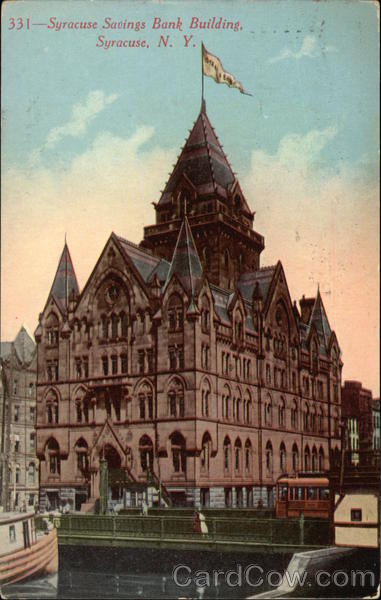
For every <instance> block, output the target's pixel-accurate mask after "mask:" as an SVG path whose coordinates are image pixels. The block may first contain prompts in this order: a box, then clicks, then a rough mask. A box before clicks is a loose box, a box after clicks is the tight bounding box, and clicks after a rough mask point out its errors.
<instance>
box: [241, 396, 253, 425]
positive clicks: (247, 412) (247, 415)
mask: <svg viewBox="0 0 381 600" xmlns="http://www.w3.org/2000/svg"><path fill="white" fill-rule="evenodd" d="M243 410H244V416H243V418H244V422H245V423H247V424H250V423H251V417H252V403H251V398H250V394H249V392H246V395H245V399H244V406H243Z"/></svg>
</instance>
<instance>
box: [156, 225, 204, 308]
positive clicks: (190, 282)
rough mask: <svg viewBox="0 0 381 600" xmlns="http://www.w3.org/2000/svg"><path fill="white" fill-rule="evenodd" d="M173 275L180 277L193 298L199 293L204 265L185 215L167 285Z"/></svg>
mask: <svg viewBox="0 0 381 600" xmlns="http://www.w3.org/2000/svg"><path fill="white" fill-rule="evenodd" d="M173 275H176V276H177V277H178V279H179V281H180V283H181V285H182V286H183V288H184V290H185V291H186V292H187V294H188V295H189V296H190V297H191V298H194V297H195V295H197V293H198V292H199V290H200V287H201V282H202V281H201V280H202V266H201V262H200V259H199V257H198V254H197V249H196V244H195V243H194V239H193V235H192V230H191V228H190V225H189V222H188V219H187V217H184V220H183V222H182V224H181V228H180V232H179V236H178V238H177V242H176V247H175V250H174V252H173V256H172V262H171V266H170V268H169V271H168V275H167V281H166V284H165V285H166V286H167V285H168V283H169V282H170V280H171V278H172V276H173Z"/></svg>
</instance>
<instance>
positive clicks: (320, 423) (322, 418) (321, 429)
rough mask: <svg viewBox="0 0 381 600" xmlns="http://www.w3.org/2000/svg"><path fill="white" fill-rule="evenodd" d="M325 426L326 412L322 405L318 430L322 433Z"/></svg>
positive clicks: (319, 412)
mask: <svg viewBox="0 0 381 600" xmlns="http://www.w3.org/2000/svg"><path fill="white" fill-rule="evenodd" d="M323 428H324V413H323V409H322V407H320V408H319V411H318V432H319V433H322V431H323Z"/></svg>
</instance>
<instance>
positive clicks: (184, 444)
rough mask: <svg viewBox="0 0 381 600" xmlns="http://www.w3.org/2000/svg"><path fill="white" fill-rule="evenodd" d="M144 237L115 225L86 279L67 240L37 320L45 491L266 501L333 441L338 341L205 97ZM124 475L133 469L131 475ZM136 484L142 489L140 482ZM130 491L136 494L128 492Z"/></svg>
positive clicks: (80, 498) (77, 500) (228, 502)
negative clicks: (297, 291) (223, 141)
mask: <svg viewBox="0 0 381 600" xmlns="http://www.w3.org/2000/svg"><path fill="white" fill-rule="evenodd" d="M155 210H156V224H155V225H153V226H150V227H146V228H145V231H144V239H143V241H142V243H141V244H140V246H136V245H135V244H132V243H131V242H128V241H127V240H125V239H123V238H121V237H119V236H117V235H115V234H114V233H113V234H111V236H110V238H109V240H108V241H107V243H106V246H105V248H104V250H103V252H102V254H101V256H100V258H99V260H98V262H97V264H96V266H95V268H94V270H93V272H92V274H91V275H90V277H89V280H88V281H87V283H86V285H85V287H84V289H83V290H82V291H81V292H80V291H79V288H78V284H77V281H76V277H75V272H74V268H73V264H72V260H71V257H70V254H69V250H68V247H67V246H66V244H65V247H64V250H63V253H62V256H61V259H60V262H59V267H58V270H57V273H56V276H55V279H54V282H53V285H52V289H51V291H50V294H49V297H48V300H47V303H46V306H45V307H44V310H43V312H42V313H41V315H40V321H39V325H38V328H37V330H36V333H35V337H36V341H37V345H38V384H37V452H38V456H39V458H40V460H41V494H42V499H48V501H49V504H50V505H58V504H60V503H62V500H63V498H62V496H63V495H66V496H67V495H68V494H69V493H70V494H71V502H72V503H73V504H75V506H76V508H79V507H80V505H81V503H82V502H84V501H85V499H87V504H88V505H90V504H91V503H92V502H94V500H95V499H96V498H97V497H98V495H99V461H100V458H101V457H102V456H104V457H105V458H106V459H107V462H108V465H109V472H110V482H111V483H110V488H111V491H112V495H113V497H114V499H115V500H117V499H119V500H120V497H121V494H122V492H121V489H122V488H125V489H127V493H125V495H124V502H125V503H127V504H129V502H132V503H135V502H136V501H137V499H138V501H139V500H140V499H141V497H142V492H141V490H142V489H144V485H145V482H146V481H147V474H148V473H149V477H150V479H151V480H153V481H154V483H155V485H157V487H158V488H160V486H162V487H161V489H162V497H164V490H165V493H166V494H167V495H168V496H169V497H170V498H171V500H172V502H173V503H175V504H185V503H186V504H191V505H195V506H200V505H210V506H221V507H222V506H233V507H235V506H253V505H255V506H257V505H263V506H267V505H269V504H270V505H271V504H272V503H273V501H274V486H275V483H276V480H277V478H278V477H279V476H280V475H281V474H282V473H289V474H293V473H296V472H299V471H316V472H317V471H326V470H327V469H328V468H329V457H330V452H331V451H333V450H335V449H336V452H339V448H340V433H339V423H340V418H341V408H340V390H341V368H342V363H341V359H340V348H339V345H338V341H337V339H336V336H335V333H334V332H333V331H332V330H331V328H330V325H329V322H328V319H327V315H326V312H325V309H324V306H323V302H322V299H321V296H320V293H319V291H317V295H316V297H314V298H303V299H302V300H301V301H300V309H299V308H298V307H297V306H296V303H292V301H291V298H290V294H289V291H288V287H287V281H286V276H285V273H284V270H283V267H282V264H281V263H280V262H278V263H277V264H276V265H275V266H270V267H264V268H261V267H260V253H261V251H262V250H263V248H264V238H263V237H262V236H261V235H260V234H258V233H256V232H255V231H254V230H253V222H254V213H253V212H251V211H250V209H249V206H248V204H247V201H246V199H245V196H244V194H243V192H242V190H241V188H240V185H239V182H238V181H237V179H236V178H235V176H234V174H233V172H232V170H231V167H230V165H229V163H228V161H227V159H226V156H225V154H224V153H223V150H222V147H221V145H220V143H219V140H218V138H217V136H216V134H215V132H214V130H213V128H212V127H211V125H210V122H209V119H208V117H207V115H206V111H205V106H203V107H202V109H201V112H200V114H199V116H198V118H197V120H196V122H195V124H194V126H193V129H192V130H191V133H190V135H189V138H188V140H187V142H186V144H185V146H184V148H183V149H182V151H181V153H180V156H179V159H178V162H177V164H176V166H175V168H174V171H173V173H172V174H171V176H170V179H169V181H168V182H167V184H166V186H165V189H164V191H163V193H162V196H161V198H160V199H159V202H158V203H157V204H156V205H155ZM123 482H124V483H123ZM139 490H140V491H139ZM134 494H136V497H135V496H134Z"/></svg>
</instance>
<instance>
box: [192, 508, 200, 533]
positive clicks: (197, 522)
mask: <svg viewBox="0 0 381 600" xmlns="http://www.w3.org/2000/svg"><path fill="white" fill-rule="evenodd" d="M192 530H193V533H201V522H200V516H199V514H198V512H197V510H196V511H195V513H194V518H193V527H192Z"/></svg>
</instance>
